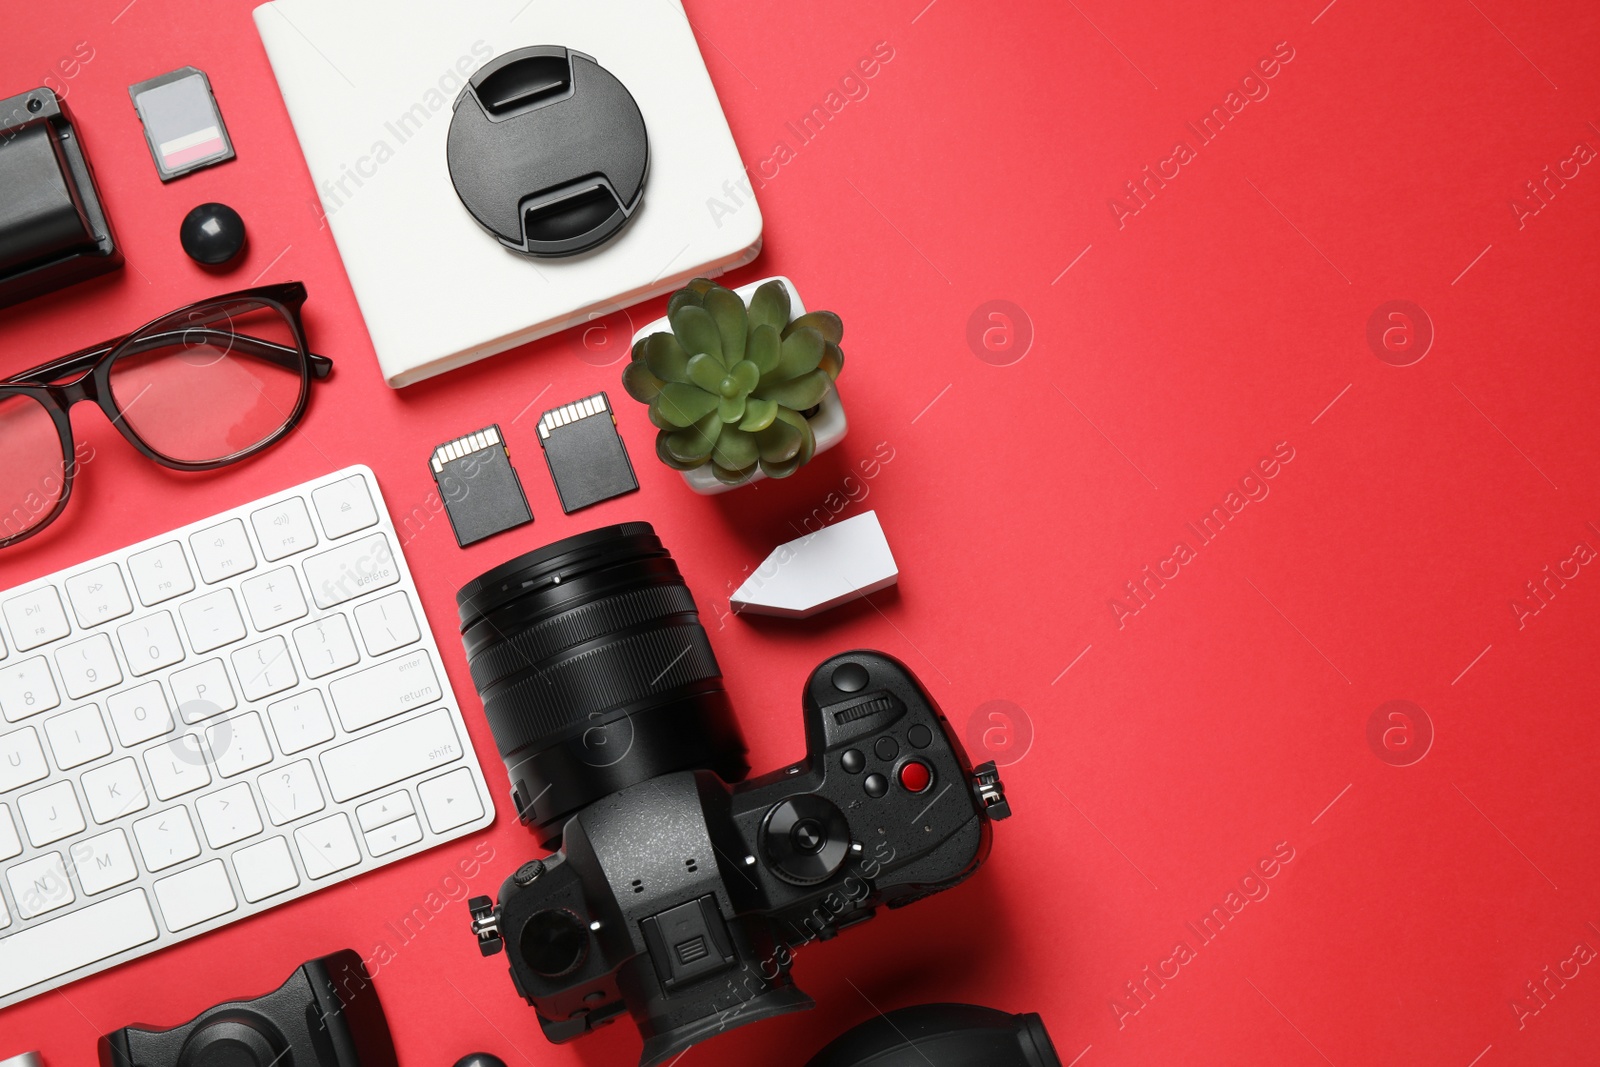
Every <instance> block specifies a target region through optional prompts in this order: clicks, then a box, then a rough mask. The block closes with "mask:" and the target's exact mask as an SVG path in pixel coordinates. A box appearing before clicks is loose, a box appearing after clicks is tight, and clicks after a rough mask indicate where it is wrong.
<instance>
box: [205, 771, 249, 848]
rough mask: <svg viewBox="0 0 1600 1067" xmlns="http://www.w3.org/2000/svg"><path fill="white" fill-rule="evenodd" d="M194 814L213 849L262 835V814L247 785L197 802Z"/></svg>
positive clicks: (237, 786) (229, 789) (233, 786)
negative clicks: (197, 817) (257, 808)
mask: <svg viewBox="0 0 1600 1067" xmlns="http://www.w3.org/2000/svg"><path fill="white" fill-rule="evenodd" d="M194 810H195V814H196V815H199V816H200V826H201V828H202V829H203V830H205V832H206V841H207V842H208V843H209V844H210V845H211V847H212V848H222V847H223V846H224V845H231V844H233V843H234V842H235V841H243V840H244V839H245V838H247V837H254V836H255V835H256V834H259V833H260V832H261V813H260V812H258V811H256V802H255V798H254V797H252V796H251V795H250V786H249V783H247V782H239V783H238V784H236V785H230V786H229V787H228V788H226V789H222V790H219V791H217V792H215V793H212V794H210V795H209V796H203V797H201V798H200V799H199V800H197V801H195V802H194Z"/></svg>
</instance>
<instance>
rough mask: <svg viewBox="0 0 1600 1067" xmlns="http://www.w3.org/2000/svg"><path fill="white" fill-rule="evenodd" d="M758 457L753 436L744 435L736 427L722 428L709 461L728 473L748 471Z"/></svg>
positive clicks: (758, 452)
mask: <svg viewBox="0 0 1600 1067" xmlns="http://www.w3.org/2000/svg"><path fill="white" fill-rule="evenodd" d="M759 456H760V448H759V446H758V445H757V444H756V436H755V434H752V433H745V432H744V431H743V430H741V429H739V428H738V427H737V426H724V427H723V428H722V433H721V435H720V436H719V437H718V438H717V443H716V445H715V447H713V448H712V450H711V461H712V462H713V463H715V464H716V465H717V466H719V467H721V468H722V469H723V470H729V471H742V470H749V469H750V468H751V467H754V466H755V465H756V460H757V459H758V458H759Z"/></svg>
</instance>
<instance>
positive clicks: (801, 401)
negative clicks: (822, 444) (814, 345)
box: [663, 370, 831, 412]
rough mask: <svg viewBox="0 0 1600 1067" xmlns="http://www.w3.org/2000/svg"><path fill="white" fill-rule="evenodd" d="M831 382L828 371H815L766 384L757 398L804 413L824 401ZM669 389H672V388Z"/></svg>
mask: <svg viewBox="0 0 1600 1067" xmlns="http://www.w3.org/2000/svg"><path fill="white" fill-rule="evenodd" d="M830 381H831V379H830V378H829V377H828V372H827V371H822V370H814V371H812V372H811V373H810V374H802V375H801V376H800V377H798V378H796V379H794V380H793V381H788V382H773V383H771V384H764V385H762V386H760V387H759V388H758V389H756V396H758V397H760V398H761V399H762V400H776V401H777V402H778V403H779V404H781V405H783V406H784V407H786V408H789V409H790V410H792V411H797V412H798V411H804V410H806V409H807V408H810V407H815V406H816V405H817V403H818V402H819V401H821V400H822V398H823V396H825V395H826V394H827V392H828V384H829V382H830ZM667 388H668V389H671V388H672V386H670V385H669V386H667ZM663 395H665V394H664V393H663Z"/></svg>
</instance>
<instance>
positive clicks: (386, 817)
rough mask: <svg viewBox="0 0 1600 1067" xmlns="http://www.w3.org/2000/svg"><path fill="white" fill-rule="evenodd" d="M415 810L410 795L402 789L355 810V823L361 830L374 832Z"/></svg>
mask: <svg viewBox="0 0 1600 1067" xmlns="http://www.w3.org/2000/svg"><path fill="white" fill-rule="evenodd" d="M415 810H416V809H415V808H413V807H412V806H411V794H410V793H408V792H406V791H405V790H404V789H402V790H400V791H399V792H396V793H390V794H389V795H388V796H386V797H379V798H378V799H377V800H369V801H367V802H366V803H365V804H362V805H361V806H360V807H358V808H356V823H357V824H359V825H360V827H361V829H363V830H376V829H377V828H378V827H380V826H387V825H388V824H389V823H392V822H394V821H395V820H397V819H403V818H405V817H406V816H407V815H410V814H412V812H414V811H415Z"/></svg>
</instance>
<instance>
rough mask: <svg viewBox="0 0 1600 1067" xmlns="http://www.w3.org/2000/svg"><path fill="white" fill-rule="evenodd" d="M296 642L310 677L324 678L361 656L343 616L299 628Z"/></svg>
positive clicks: (327, 617)
mask: <svg viewBox="0 0 1600 1067" xmlns="http://www.w3.org/2000/svg"><path fill="white" fill-rule="evenodd" d="M294 645H295V647H296V648H298V649H299V650H300V662H301V664H302V665H304V667H305V669H306V676H307V677H308V678H321V677H323V676H324V675H328V674H332V673H333V672H334V671H337V670H341V669H343V668H345V667H349V666H352V665H353V664H355V663H356V661H358V660H359V659H361V653H359V652H357V651H356V639H355V638H354V637H352V636H351V634H350V624H349V623H348V622H346V621H345V617H344V616H343V615H328V616H325V617H323V618H321V619H318V620H317V621H316V622H314V623H312V624H311V625H309V626H301V627H299V628H298V629H296V630H295V631H294Z"/></svg>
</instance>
